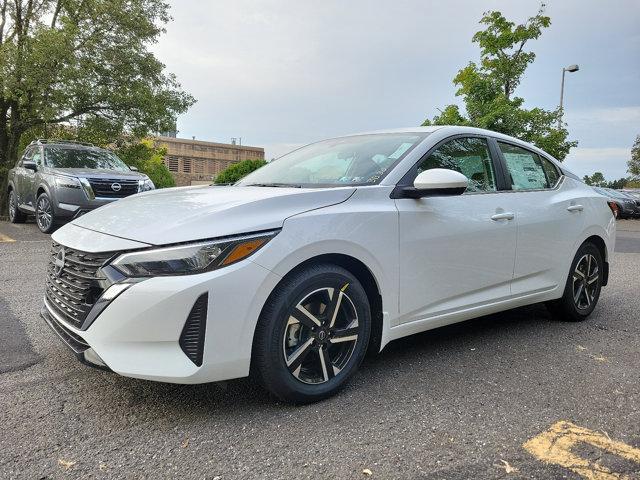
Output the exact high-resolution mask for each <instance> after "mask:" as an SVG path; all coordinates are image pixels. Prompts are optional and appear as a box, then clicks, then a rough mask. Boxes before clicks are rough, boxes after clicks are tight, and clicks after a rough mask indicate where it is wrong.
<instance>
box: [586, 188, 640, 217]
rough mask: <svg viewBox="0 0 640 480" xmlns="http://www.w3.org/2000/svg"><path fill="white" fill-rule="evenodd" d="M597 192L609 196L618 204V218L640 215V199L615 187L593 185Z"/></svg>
mask: <svg viewBox="0 0 640 480" xmlns="http://www.w3.org/2000/svg"><path fill="white" fill-rule="evenodd" d="M593 188H594V190H595V191H596V192H598V193H599V194H601V195H604V196H605V197H607V198H609V199H610V200H611V201H612V202H615V203H616V205H617V206H618V218H634V217H638V216H640V201H638V200H636V199H635V198H634V197H632V196H630V195H627V194H626V193H624V192H622V191H620V190H614V189H613V188H603V187H593Z"/></svg>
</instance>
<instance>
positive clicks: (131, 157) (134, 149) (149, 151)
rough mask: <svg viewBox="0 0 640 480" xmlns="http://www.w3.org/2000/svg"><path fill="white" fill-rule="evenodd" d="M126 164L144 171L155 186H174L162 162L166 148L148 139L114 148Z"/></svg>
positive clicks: (173, 181) (174, 183)
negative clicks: (156, 145) (157, 145)
mask: <svg viewBox="0 0 640 480" xmlns="http://www.w3.org/2000/svg"><path fill="white" fill-rule="evenodd" d="M114 153H115V154H116V155H117V156H118V157H120V158H121V159H122V160H123V161H124V162H125V163H126V164H127V165H130V166H133V167H136V168H137V169H138V170H139V171H140V172H143V173H146V174H147V175H148V176H149V178H150V179H151V180H152V181H153V184H154V185H155V186H156V188H166V187H175V186H176V182H175V180H174V179H173V177H172V176H171V173H170V172H169V170H168V169H167V167H166V165H165V164H164V161H163V159H164V157H165V155H166V154H167V149H166V148H157V147H155V146H154V145H153V143H152V142H151V141H149V140H143V141H141V142H138V143H130V144H126V145H123V146H120V147H119V148H117V149H115V150H114Z"/></svg>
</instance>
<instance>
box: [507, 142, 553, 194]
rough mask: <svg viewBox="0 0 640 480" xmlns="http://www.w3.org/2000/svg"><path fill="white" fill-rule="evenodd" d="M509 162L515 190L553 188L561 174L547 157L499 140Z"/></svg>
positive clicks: (508, 170)
mask: <svg viewBox="0 0 640 480" xmlns="http://www.w3.org/2000/svg"><path fill="white" fill-rule="evenodd" d="M498 145H499V146H500V151H501V152H502V155H503V156H504V160H505V163H506V164H507V172H508V173H509V177H510V180H511V188H512V189H513V190H542V189H545V188H553V187H554V186H555V185H556V183H558V179H559V178H560V174H559V172H558V169H557V168H556V167H555V165H553V164H552V163H551V162H550V161H549V160H547V159H546V158H543V157H541V156H540V155H538V154H537V153H534V152H531V151H529V150H526V149H524V148H521V147H518V146H515V145H511V144H508V143H502V142H498Z"/></svg>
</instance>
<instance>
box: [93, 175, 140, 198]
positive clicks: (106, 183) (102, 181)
mask: <svg viewBox="0 0 640 480" xmlns="http://www.w3.org/2000/svg"><path fill="white" fill-rule="evenodd" d="M88 180H89V183H90V184H91V188H92V189H93V193H94V195H95V196H96V197H107V198H122V197H128V196H129V195H133V194H134V193H138V180H118V179H106V178H89V179H88ZM118 185H119V186H120V188H119V189H118V187H117V186H118ZM114 186H115V188H114Z"/></svg>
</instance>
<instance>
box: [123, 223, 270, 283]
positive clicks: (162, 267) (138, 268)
mask: <svg viewBox="0 0 640 480" xmlns="http://www.w3.org/2000/svg"><path fill="white" fill-rule="evenodd" d="M279 231H280V230H270V231H268V232H262V233H256V234H251V235H242V236H237V237H227V238H223V239H219V240H211V241H207V242H198V243H190V244H186V245H177V246H175V247H165V248H157V249H153V250H142V251H139V252H131V253H124V254H122V255H120V256H119V257H118V258H116V259H115V260H114V261H113V262H112V263H111V265H112V266H113V267H114V268H116V269H118V270H119V271H120V272H122V273H123V274H124V275H126V276H127V277H134V278H137V277H155V276H160V275H190V274H195V273H203V272H208V271H211V270H216V269H218V268H222V267H226V266H227V265H231V264H233V263H236V262H239V261H240V260H243V259H245V258H247V257H249V256H250V255H252V254H253V253H255V252H257V251H258V250H259V249H260V248H262V247H263V246H264V245H266V244H267V242H269V240H271V239H272V238H273V237H275V236H276V235H277V234H278V232H279Z"/></svg>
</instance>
